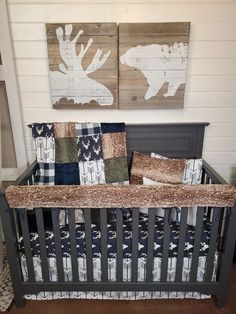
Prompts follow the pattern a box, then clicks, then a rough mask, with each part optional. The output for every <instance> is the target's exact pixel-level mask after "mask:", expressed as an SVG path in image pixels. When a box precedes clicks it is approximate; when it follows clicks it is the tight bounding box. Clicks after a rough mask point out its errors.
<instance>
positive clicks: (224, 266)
mask: <svg viewBox="0 0 236 314" xmlns="http://www.w3.org/2000/svg"><path fill="white" fill-rule="evenodd" d="M235 221H236V205H234V207H232V208H231V213H230V215H229V217H228V223H227V225H226V240H225V243H224V251H223V254H222V258H221V267H220V275H219V284H220V289H219V292H218V294H217V296H216V297H217V301H216V305H217V306H218V307H224V305H225V302H226V297H227V292H228V288H229V281H230V270H231V267H232V261H233V255H234V248H235V239H236V228H235Z"/></svg>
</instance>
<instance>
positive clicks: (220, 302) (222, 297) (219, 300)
mask: <svg viewBox="0 0 236 314" xmlns="http://www.w3.org/2000/svg"><path fill="white" fill-rule="evenodd" d="M225 302H226V293H221V294H218V295H217V296H216V305H217V307H219V308H223V307H224V306H225Z"/></svg>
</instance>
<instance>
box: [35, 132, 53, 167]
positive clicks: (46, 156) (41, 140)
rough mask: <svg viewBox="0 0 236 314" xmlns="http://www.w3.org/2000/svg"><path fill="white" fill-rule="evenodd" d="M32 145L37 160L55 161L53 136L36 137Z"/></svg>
mask: <svg viewBox="0 0 236 314" xmlns="http://www.w3.org/2000/svg"><path fill="white" fill-rule="evenodd" d="M34 147H35V149H36V154H37V162H45V163H51V162H52V163H54V162H55V140H54V137H41V136H40V137H36V138H35V139H34Z"/></svg>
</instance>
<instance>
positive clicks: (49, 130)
mask: <svg viewBox="0 0 236 314" xmlns="http://www.w3.org/2000/svg"><path fill="white" fill-rule="evenodd" d="M29 127H31V128H32V136H33V138H36V137H39V136H40V137H51V136H53V123H33V124H31V125H29Z"/></svg>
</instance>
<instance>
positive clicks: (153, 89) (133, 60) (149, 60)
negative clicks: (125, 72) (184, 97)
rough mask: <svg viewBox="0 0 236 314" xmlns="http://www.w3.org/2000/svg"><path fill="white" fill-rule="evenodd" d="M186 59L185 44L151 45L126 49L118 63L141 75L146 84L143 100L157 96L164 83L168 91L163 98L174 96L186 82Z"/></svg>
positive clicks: (186, 49) (186, 47) (186, 48)
mask: <svg viewBox="0 0 236 314" xmlns="http://www.w3.org/2000/svg"><path fill="white" fill-rule="evenodd" d="M187 57H188V44H186V43H174V44H173V45H166V44H164V45H159V44H151V45H145V46H141V45H139V46H136V47H132V48H130V49H128V50H127V51H126V52H125V53H124V54H123V55H122V56H121V57H120V62H121V63H122V64H126V65H128V66H130V67H134V68H137V69H139V70H140V71H141V72H142V73H143V75H144V76H145V78H146V80H147V83H148V89H147V91H146V93H145V96H144V98H145V99H150V98H151V97H154V96H156V95H157V94H158V92H159V90H160V89H161V87H162V85H163V84H164V83H166V82H167V83H168V90H167V92H166V93H165V94H164V95H163V96H164V97H168V96H175V93H176V90H177V89H178V87H179V86H180V85H181V84H185V81H186V67H187ZM173 70H174V71H173Z"/></svg>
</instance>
